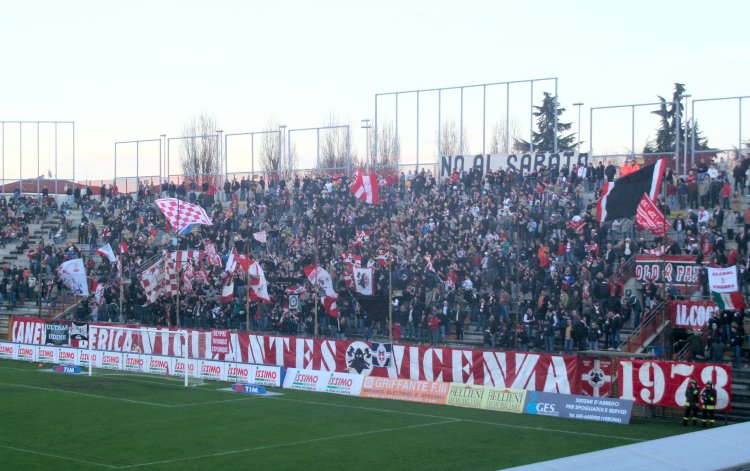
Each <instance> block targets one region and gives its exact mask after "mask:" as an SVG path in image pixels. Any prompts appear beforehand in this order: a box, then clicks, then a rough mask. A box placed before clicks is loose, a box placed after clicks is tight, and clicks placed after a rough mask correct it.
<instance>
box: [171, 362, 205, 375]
mask: <svg viewBox="0 0 750 471" xmlns="http://www.w3.org/2000/svg"><path fill="white" fill-rule="evenodd" d="M199 364H200V360H192V359H189V360H185V359H184V358H175V359H174V375H175V376H185V365H187V369H188V376H190V377H191V378H196V377H198V371H200V366H199Z"/></svg>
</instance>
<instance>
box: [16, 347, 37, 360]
mask: <svg viewBox="0 0 750 471" xmlns="http://www.w3.org/2000/svg"><path fill="white" fill-rule="evenodd" d="M37 348H39V347H37V346H35V345H19V346H18V348H17V349H16V357H15V358H14V360H22V361H36V350H37Z"/></svg>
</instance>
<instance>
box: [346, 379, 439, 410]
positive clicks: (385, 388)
mask: <svg viewBox="0 0 750 471" xmlns="http://www.w3.org/2000/svg"><path fill="white" fill-rule="evenodd" d="M449 387H450V384H449V383H436V382H432V381H419V380H415V379H398V378H379V377H376V376H368V377H366V378H365V379H364V381H363V382H362V391H361V392H360V396H362V397H373V398H377V399H392V400H396V401H411V402H421V403H425V404H445V399H446V397H447V396H448V389H449Z"/></svg>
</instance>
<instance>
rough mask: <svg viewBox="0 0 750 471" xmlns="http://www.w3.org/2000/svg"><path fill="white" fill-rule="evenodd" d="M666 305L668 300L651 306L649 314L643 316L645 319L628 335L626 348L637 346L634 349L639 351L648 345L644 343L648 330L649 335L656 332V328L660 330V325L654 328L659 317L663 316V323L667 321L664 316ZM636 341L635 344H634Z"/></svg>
mask: <svg viewBox="0 0 750 471" xmlns="http://www.w3.org/2000/svg"><path fill="white" fill-rule="evenodd" d="M666 306H667V301H666V300H662V301H659V303H657V304H655V305H654V306H653V307H652V308H651V310H650V311H649V315H648V316H646V317H644V318H643V320H642V321H641V325H639V326H638V327H636V328H635V330H634V331H633V332H632V333H631V335H630V337H628V340H627V341H626V342H625V345H624V347H625V349H626V350H629V349H630V348H631V347H635V348H633V351H637V350H638V349H641V348H644V347H646V345H644V341H645V340H646V339H645V338H643V337H645V336H646V335H645V333H646V332H647V335H649V336H650V335H652V334H653V333H654V332H656V330H658V327H656V328H654V325H656V324H657V318H661V320H662V323H664V322H665V321H666V319H665V316H664V312H665V310H666ZM647 329H648V330H647ZM634 343H635V345H633V344H634Z"/></svg>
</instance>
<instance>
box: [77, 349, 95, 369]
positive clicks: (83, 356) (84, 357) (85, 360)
mask: <svg viewBox="0 0 750 471" xmlns="http://www.w3.org/2000/svg"><path fill="white" fill-rule="evenodd" d="M98 353H99V352H90V351H88V350H79V352H78V364H79V365H80V366H83V367H86V368H88V366H89V358H91V361H92V366H96V359H97V358H98V357H99V355H98Z"/></svg>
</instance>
